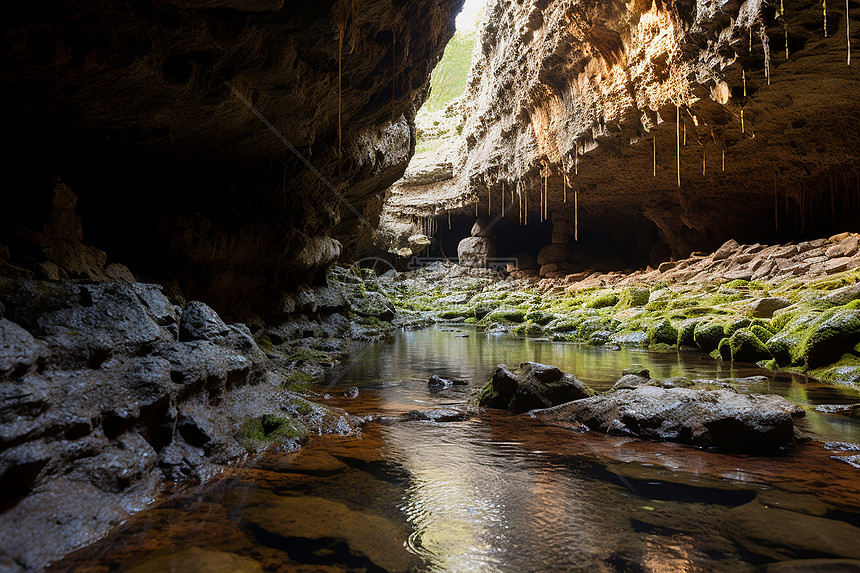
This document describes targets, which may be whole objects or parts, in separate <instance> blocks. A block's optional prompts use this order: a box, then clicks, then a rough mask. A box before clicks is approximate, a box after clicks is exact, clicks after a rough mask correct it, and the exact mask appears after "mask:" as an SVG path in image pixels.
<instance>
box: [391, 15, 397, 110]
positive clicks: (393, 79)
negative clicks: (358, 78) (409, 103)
mask: <svg viewBox="0 0 860 573" xmlns="http://www.w3.org/2000/svg"><path fill="white" fill-rule="evenodd" d="M391 61H392V70H391V123H394V109H395V105H394V101H395V99H396V98H395V88H396V86H397V34H396V33H395V32H394V26H392V27H391Z"/></svg>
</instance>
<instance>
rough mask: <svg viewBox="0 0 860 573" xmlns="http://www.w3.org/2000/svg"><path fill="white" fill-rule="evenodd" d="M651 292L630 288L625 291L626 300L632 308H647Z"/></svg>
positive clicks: (644, 289) (645, 289)
mask: <svg viewBox="0 0 860 573" xmlns="http://www.w3.org/2000/svg"><path fill="white" fill-rule="evenodd" d="M650 296H651V291H650V290H649V289H647V288H629V289H627V290H626V291H624V298H625V299H627V300H628V301H629V304H630V306H645V305H646V304H648V297H650Z"/></svg>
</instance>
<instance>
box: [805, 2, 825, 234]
mask: <svg viewBox="0 0 860 573" xmlns="http://www.w3.org/2000/svg"><path fill="white" fill-rule="evenodd" d="M821 12H822V13H823V14H824V37H825V38H826V37H827V0H821ZM800 229H801V231H802V230H803V222H801V224H800Z"/></svg>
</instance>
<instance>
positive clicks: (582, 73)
mask: <svg viewBox="0 0 860 573" xmlns="http://www.w3.org/2000/svg"><path fill="white" fill-rule="evenodd" d="M780 6H782V5H781V4H780ZM827 8H828V10H827V32H828V33H827V34H826V37H825V33H824V29H823V25H822V24H823V22H822V10H821V3H820V2H813V1H811V0H804V1H801V2H799V3H794V4H792V5H790V6H786V7H785V9H786V12H785V14H780V13H779V6H777V5H776V4H767V3H764V2H759V1H756V0H753V1H749V2H729V3H726V2H716V1H701V2H695V3H694V2H674V1H673V2H656V3H650V2H640V3H629V2H628V3H625V2H620V1H615V0H611V1H608V2H607V1H600V2H598V1H595V0H577V1H572V2H546V1H545V0H526V1H523V2H507V1H503V0H497V1H493V2H491V3H490V4H489V6H488V7H487V11H486V15H485V18H484V22H483V25H482V30H481V34H480V39H479V41H478V47H477V48H476V51H475V59H474V60H473V69H472V73H471V76H470V77H471V80H470V84H469V86H468V88H467V91H466V94H465V95H464V97H463V99H462V102H461V106H460V109H461V110H462V146H463V148H462V151H460V152H459V153H460V155H459V157H458V158H457V159H456V160H455V161H453V162H452V163H453V169H452V170H451V176H450V178H449V179H448V181H447V182H436V183H433V184H432V185H430V184H428V185H425V186H424V187H421V186H420V185H412V186H411V187H402V188H401V189H400V191H401V192H402V191H405V190H411V191H410V192H411V194H412V195H411V196H410V197H408V198H404V197H398V198H397V202H396V204H397V205H396V206H397V208H398V209H399V210H400V211H402V212H410V214H416V212H415V211H414V210H413V211H409V210H408V207H409V206H410V205H412V204H415V205H420V204H421V203H422V202H421V200H420V197H421V195H422V194H423V195H424V197H425V198H429V199H436V198H438V199H439V201H434V200H425V201H424V202H423V204H425V205H428V206H431V205H432V206H433V208H436V206H437V205H439V204H440V201H441V202H442V204H443V205H444V206H445V208H446V209H447V210H448V211H449V212H453V213H454V214H455V216H456V215H458V214H459V215H461V216H463V217H465V216H469V215H472V214H473V213H474V212H475V202H476V201H477V202H478V211H480V212H481V214H482V215H483V214H485V213H487V210H488V208H490V210H491V213H492V215H491V216H497V215H499V214H500V213H501V207H502V200H501V199H502V192H503V189H504V192H505V193H506V194H508V197H507V200H506V201H505V202H506V203H507V204H508V206H509V207H508V213H507V215H506V217H505V219H504V221H503V222H502V223H500V224H499V225H498V226H497V229H501V228H503V227H504V228H505V232H506V233H514V232H516V233H522V234H529V233H530V232H531V231H530V229H529V228H525V229H523V228H520V227H519V225H520V224H521V223H522V221H521V216H520V205H521V204H524V203H525V200H524V199H525V197H526V196H527V197H528V211H529V227H531V225H532V224H533V222H534V223H537V222H538V220H539V218H540V217H539V211H540V207H541V199H540V196H541V194H542V191H543V187H544V181H543V178H544V176H546V175H548V182H547V188H548V202H549V209H548V211H549V214H550V215H551V218H552V220H555V218H556V217H555V216H557V215H561V216H563V217H564V218H565V219H568V220H573V219H574V212H575V207H574V204H575V201H574V197H573V195H574V190H576V194H577V197H576V204H577V205H578V211H579V213H578V216H579V217H578V218H579V221H578V226H579V243H577V247H578V249H581V250H583V251H586V252H588V251H596V250H599V251H600V252H601V253H605V254H606V255H610V256H611V255H612V254H613V250H615V251H618V250H623V251H624V252H625V254H627V255H630V254H632V253H633V252H634V251H636V252H638V253H639V254H638V255H637V260H642V259H643V258H644V260H646V261H647V260H648V253H649V249H651V247H652V245H654V247H655V248H656V247H658V245H662V247H660V248H659V249H657V250H658V251H661V249H664V248H665V249H666V250H665V251H661V252H662V253H663V254H661V255H660V256H657V257H654V260H652V264H653V265H654V266H655V267H656V266H657V264H658V263H659V262H661V261H662V260H665V259H666V258H668V257H669V255H670V254H674V256H675V257H678V256H687V255H689V254H690V252H691V251H694V250H712V249H714V248H716V247H717V246H718V245H720V243H722V242H723V241H725V240H726V239H729V238H732V237H734V238H735V239H737V240H738V241H739V242H744V241H746V242H753V241H757V240H758V241H767V242H776V241H778V240H788V239H789V238H791V239H795V238H796V237H797V236H798V235H802V234H809V233H810V232H818V233H821V230H822V229H824V230H825V232H826V231H827V230H830V229H834V230H839V231H842V230H845V229H853V228H856V221H857V219H856V212H857V188H858V186H857V177H858V174H857V170H856V168H855V167H854V165H853V162H854V157H855V155H856V153H855V151H854V150H855V149H856V148H857V145H858V141H860V123H858V121H857V119H856V116H855V115H854V113H853V107H854V106H853V103H852V102H853V95H852V94H854V93H856V90H857V89H858V86H860V83H858V82H860V75H858V71H857V66H856V65H852V66H846V50H845V49H846V19H845V10H844V7H842V8H840V9H834V8H832V7H831V6H829V5H828V7H827ZM852 10H853V7H852ZM850 16H851V18H850V19H851V26H850V28H851V35H852V36H853V37H852V43H854V44H855V45H856V44H857V42H858V37H857V34H858V30H860V23H858V21H857V20H858V16H857V13H855V12H851V14H850ZM786 38H787V43H788V46H787V48H788V50H787V54H786ZM768 78H769V79H768ZM676 104H680V108H676ZM679 119H680V123H679ZM825 134H826V135H825ZM446 153H447V150H446ZM678 154H680V158H679V157H678ZM448 161H450V158H449V159H448ZM543 162H546V165H548V167H545V166H543ZM678 162H680V184H679V179H678ZM413 179H418V177H417V175H416V176H414V177H413ZM565 179H567V185H565ZM565 187H566V188H567V189H566V193H565ZM512 190H516V193H517V197H516V198H514V199H513V200H511V197H510V193H511V191H512ZM565 195H566V197H565ZM520 198H522V199H523V201H521V200H520ZM565 199H566V200H565ZM417 214H418V215H432V214H434V211H433V210H432V209H429V208H428V209H425V211H423V212H417ZM442 214H444V213H442ZM729 214H730V216H727V215H729ZM813 226H814V227H815V229H813ZM535 232H536V231H535ZM569 232H570V234H569V235H568V239H569V240H570V239H572V235H573V232H572V229H571V230H570V231H569ZM558 239H559V237H555V236H554V237H553V239H552V242H553V243H556V242H559V240H558ZM658 240H659V243H657V244H655V241H658ZM646 243H647V244H646ZM666 245H668V247H671V249H670V250H669V249H668V248H666ZM607 247H608V248H607ZM857 247H858V245H857V244H856V243H855V242H853V241H846V242H845V243H844V244H840V245H839V246H838V247H832V248H831V250H830V251H829V252H828V256H831V257H835V256H836V255H837V254H840V255H841V256H843V257H851V256H854V254H855V253H856V250H857ZM655 253H656V251H655ZM502 254H506V253H502ZM840 270H841V269H840ZM737 278H744V277H737Z"/></svg>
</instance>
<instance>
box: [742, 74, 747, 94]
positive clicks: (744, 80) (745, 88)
mask: <svg viewBox="0 0 860 573" xmlns="http://www.w3.org/2000/svg"><path fill="white" fill-rule="evenodd" d="M741 79H742V80H743V82H744V97H747V71H746V70H745V69H743V68H741Z"/></svg>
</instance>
